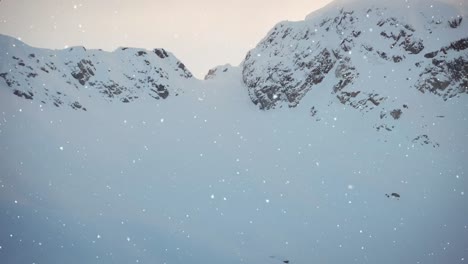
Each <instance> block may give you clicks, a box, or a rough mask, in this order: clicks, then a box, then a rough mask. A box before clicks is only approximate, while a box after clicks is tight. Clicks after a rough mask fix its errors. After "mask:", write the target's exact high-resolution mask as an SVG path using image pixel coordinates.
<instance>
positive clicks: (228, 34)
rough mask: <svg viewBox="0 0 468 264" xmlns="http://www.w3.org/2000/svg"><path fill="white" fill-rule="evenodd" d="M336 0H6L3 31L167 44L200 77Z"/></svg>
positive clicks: (28, 38)
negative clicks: (278, 28)
mask: <svg viewBox="0 0 468 264" xmlns="http://www.w3.org/2000/svg"><path fill="white" fill-rule="evenodd" d="M330 1H331V0H236V1H231V0H229V1H228V0H132V1H130V0H99V1H96V0H75V1H73V0H34V1H31V0H0V33H1V34H6V35H10V36H14V37H19V38H21V40H22V41H24V42H26V43H27V44H29V45H32V46H35V47H44V48H64V47H65V46H75V45H83V46H85V47H87V48H102V49H104V50H108V51H112V50H114V49H116V48H117V47H119V46H130V47H138V48H146V49H153V48H165V49H167V50H169V51H171V52H173V53H174V54H175V55H176V56H177V57H178V58H179V59H180V60H182V61H183V62H184V63H185V64H186V65H187V66H188V67H189V69H190V70H191V71H192V72H193V73H194V74H195V75H196V76H197V77H199V78H201V77H203V76H204V75H205V74H206V72H207V71H208V70H209V69H210V68H212V67H214V66H216V65H220V64H225V63H231V64H233V65H238V64H239V63H240V62H241V61H242V59H243V58H244V57H245V55H246V53H247V51H248V50H250V49H251V48H253V47H254V46H255V45H256V44H257V43H258V42H259V41H260V40H261V39H262V38H263V37H264V36H265V35H266V33H267V32H268V31H269V30H270V29H271V28H273V26H274V25H275V24H276V23H278V22H280V21H282V20H302V19H304V17H305V16H306V15H307V14H308V13H310V12H312V11H313V10H315V9H318V8H320V7H322V6H324V5H326V4H327V3H329V2H330Z"/></svg>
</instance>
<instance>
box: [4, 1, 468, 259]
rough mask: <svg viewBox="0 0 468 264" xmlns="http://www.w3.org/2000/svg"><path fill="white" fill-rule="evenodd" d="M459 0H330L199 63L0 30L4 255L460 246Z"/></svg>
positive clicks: (454, 251) (397, 254)
mask: <svg viewBox="0 0 468 264" xmlns="http://www.w3.org/2000/svg"><path fill="white" fill-rule="evenodd" d="M466 11H467V10H466V6H465V5H464V3H463V2H461V3H460V5H458V6H456V7H454V6H453V5H449V4H448V3H447V2H436V1H403V0H394V1H392V2H391V3H383V2H382V1H372V0H350V1H342V0H338V1H335V2H333V3H331V4H330V5H328V6H326V7H324V8H323V9H321V10H318V11H316V12H314V13H312V14H310V15H309V16H307V18H306V19H305V20H304V21H299V22H281V23H279V24H278V25H276V26H275V27H274V28H273V29H272V30H271V31H270V32H269V33H268V35H267V36H266V37H265V38H264V39H263V40H262V41H261V42H260V43H259V44H258V46H257V47H256V48H255V49H253V50H252V51H250V52H249V54H247V56H246V58H245V60H244V62H243V63H242V64H241V65H240V66H231V65H222V66H218V67H215V68H213V69H212V70H210V71H209V73H208V74H207V75H206V77H205V80H203V81H202V80H197V79H195V78H194V77H192V76H191V74H190V72H189V70H188V69H186V68H185V66H183V64H182V62H180V61H179V60H177V59H176V57H174V55H172V54H171V53H169V52H167V51H165V50H163V49H156V50H153V51H147V50H141V49H133V48H122V49H118V50H116V51H114V52H103V51H99V50H88V51H87V50H85V49H84V48H81V47H74V48H69V49H65V50H58V51H51V50H45V49H37V48H33V47H29V46H27V45H26V44H24V43H22V42H20V41H18V40H15V39H12V38H10V37H7V36H0V77H1V78H0V115H1V116H0V224H1V225H0V263H37V264H39V263H51V264H54V263H71V264H75V263H76V264H81V263H167V264H169V263H185V264H186V263H194V264H195V263H196V264H198V263H226V264H231V263H232V264H234V263H256V264H274V263H278V264H279V263H290V264H296V263H297V264H305V263H336V264H338V263H350V262H353V263H382V264H393V263H434V264H438V263H465V262H466V261H467V260H468V255H467V248H466V245H467V243H466V241H467V239H466V237H468V228H467V227H468V215H467V214H466V212H467V211H468V206H467V205H468V200H467V199H468V195H466V191H467V189H468V179H467V176H468V165H467V163H466V153H467V149H468V143H467V142H468V141H467V140H466V139H467V135H468V119H467V116H466V113H467V111H468V96H467V95H466V91H467V88H466V82H467V74H466V73H467V63H466V61H467V60H468V57H467V56H468V55H467V53H468V51H467V49H466V46H467V44H466V41H467V37H468V34H467V33H466V32H468V31H467V24H466V22H467V20H466V14H467V12H466ZM163 99H164V100H163Z"/></svg>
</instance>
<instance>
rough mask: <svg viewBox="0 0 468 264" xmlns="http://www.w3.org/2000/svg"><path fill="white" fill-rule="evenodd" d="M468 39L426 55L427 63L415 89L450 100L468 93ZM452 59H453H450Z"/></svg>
mask: <svg viewBox="0 0 468 264" xmlns="http://www.w3.org/2000/svg"><path fill="white" fill-rule="evenodd" d="M467 49H468V38H463V39H460V40H458V41H455V42H452V43H450V45H449V46H446V47H443V48H441V49H440V50H438V51H433V52H430V53H427V54H425V55H424V56H425V57H426V58H428V59H432V60H431V63H427V65H426V67H425V68H424V71H423V72H422V73H420V74H419V79H418V81H417V83H416V85H415V87H416V88H417V89H418V90H420V91H421V92H430V93H433V94H436V95H439V96H441V97H442V98H443V99H444V100H448V99H450V98H453V97H455V96H458V95H459V94H467V93H468V54H467V53H466V50H467ZM450 57H452V59H450Z"/></svg>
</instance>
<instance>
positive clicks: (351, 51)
mask: <svg viewBox="0 0 468 264" xmlns="http://www.w3.org/2000/svg"><path fill="white" fill-rule="evenodd" d="M389 2H390V3H389ZM463 14H466V7H465V6H461V8H460V7H458V6H457V7H454V6H452V5H449V4H447V3H443V2H438V1H404V0H396V1H370V0H352V1H344V0H338V1H334V2H332V3H330V4H329V5H327V6H326V7H324V8H323V9H320V10H318V11H316V12H313V13H312V14H310V15H309V16H307V18H306V20H304V21H300V22H281V23H279V24H277V25H276V26H275V27H274V28H273V29H272V30H271V31H270V32H269V33H268V35H267V36H266V37H265V38H264V39H263V40H262V41H261V42H260V43H259V44H258V45H257V47H256V48H255V49H253V50H251V51H250V52H249V53H248V54H247V56H246V58H245V61H244V62H243V65H242V67H243V80H244V83H245V84H246V85H247V86H248V89H249V94H250V97H251V98H252V101H253V102H254V103H255V104H257V105H258V106H259V107H260V108H261V109H271V108H276V107H281V106H282V105H287V106H289V107H295V106H297V105H298V104H299V103H300V102H301V101H302V99H303V98H304V97H305V96H306V94H308V92H309V91H311V90H312V89H320V90H328V91H329V92H330V94H332V95H333V97H336V98H335V99H338V100H339V101H340V102H342V103H343V104H345V105H351V106H353V107H355V108H359V109H369V108H375V107H377V106H378V105H379V104H380V102H382V101H385V98H389V97H395V96H397V95H398V96H399V97H401V98H402V99H403V98H405V95H408V91H409V90H411V89H415V90H419V91H420V92H423V93H424V92H429V93H433V94H437V95H440V96H441V97H442V98H443V100H448V99H449V98H453V97H455V96H459V95H460V94H465V93H467V91H468V89H467V83H468V79H467V78H468V77H467V76H468V70H467V69H466V65H467V63H468V55H467V52H466V49H467V48H468V34H467V33H466V32H468V26H467V23H466V21H465V20H466V19H464V16H463ZM437 51H440V52H437ZM395 72H399V74H395ZM394 87H396V88H394ZM390 91H391V92H390ZM322 99H323V98H322Z"/></svg>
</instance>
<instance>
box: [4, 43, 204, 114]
mask: <svg viewBox="0 0 468 264" xmlns="http://www.w3.org/2000/svg"><path fill="white" fill-rule="evenodd" d="M0 61H1V63H0V85H1V86H6V87H8V88H9V89H11V90H12V92H13V93H14V94H15V95H17V96H19V97H23V98H25V99H31V100H32V99H34V100H38V101H39V102H41V103H42V104H52V105H55V106H57V107H59V106H62V105H68V106H71V107H72V108H75V109H81V110H86V104H87V103H86V102H87V101H88V100H96V99H97V100H102V99H105V100H106V101H120V102H123V103H128V102H131V101H134V100H137V99H145V98H150V99H156V100H158V99H166V98H168V97H170V96H177V95H179V94H180V93H183V92H184V86H186V85H187V84H188V83H190V82H194V81H196V80H195V79H194V78H193V77H192V74H191V73H190V71H189V70H188V69H187V68H186V67H185V65H184V64H183V63H182V62H180V61H179V60H178V59H177V58H176V57H175V56H174V55H173V54H171V53H170V52H167V51H165V50H164V49H154V50H152V51H148V50H143V49H135V48H119V49H117V50H115V51H114V52H105V51H101V50H86V49H85V48H84V47H71V48H67V49H64V50H47V49H38V48H33V47H30V46H28V45H26V44H24V43H23V42H21V41H19V40H16V39H14V38H11V37H8V36H5V35H0Z"/></svg>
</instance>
